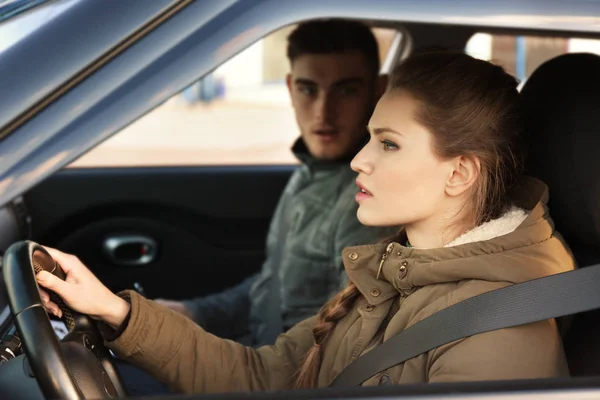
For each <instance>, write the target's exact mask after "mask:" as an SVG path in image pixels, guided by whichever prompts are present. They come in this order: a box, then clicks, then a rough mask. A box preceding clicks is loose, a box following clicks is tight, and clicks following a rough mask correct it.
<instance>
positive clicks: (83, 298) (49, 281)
mask: <svg viewBox="0 0 600 400" xmlns="http://www.w3.org/2000/svg"><path fill="white" fill-rule="evenodd" d="M45 249H46V250H47V251H48V253H50V255H51V256H52V258H54V260H55V261H56V262H57V263H58V264H59V265H60V267H61V268H62V269H63V271H64V272H65V274H66V279H65V280H64V281H63V280H61V279H60V278H57V277H56V276H54V275H52V274H51V273H49V272H46V271H41V272H39V273H38V274H37V276H36V279H37V282H38V284H39V285H40V286H42V287H44V288H46V289H49V290H52V291H53V292H54V293H56V294H57V295H58V296H60V297H61V298H62V299H63V301H64V302H65V304H66V305H67V306H68V307H69V308H71V309H72V310H74V311H78V312H80V313H82V314H87V315H89V316H90V317H92V318H94V319H97V320H102V321H104V322H106V323H107V324H108V325H110V326H111V327H113V328H115V329H116V328H118V327H119V326H120V325H121V323H123V321H124V320H125V317H126V316H127V314H128V313H129V309H130V307H131V305H130V304H129V303H128V302H127V301H125V300H123V299H122V298H120V297H119V296H117V295H115V294H114V293H112V292H111V291H110V290H108V288H107V287H106V286H104V285H103V284H102V282H100V281H99V280H98V278H96V277H95V276H94V274H92V272H91V271H90V270H89V269H87V267H86V266H85V265H83V263H82V262H81V261H79V259H78V258H77V257H75V256H74V255H71V254H66V253H63V252H61V251H59V250H56V249H52V248H49V247H45ZM40 295H41V297H42V301H43V302H44V307H45V308H46V310H47V311H48V312H50V313H52V314H54V315H56V316H58V317H60V316H61V314H62V313H61V311H60V309H59V308H58V305H56V303H54V302H52V301H51V300H50V296H49V295H48V293H47V292H46V291H45V290H43V289H40Z"/></svg>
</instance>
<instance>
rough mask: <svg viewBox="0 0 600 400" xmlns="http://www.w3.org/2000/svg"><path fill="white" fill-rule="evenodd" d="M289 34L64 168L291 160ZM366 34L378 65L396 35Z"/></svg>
mask: <svg viewBox="0 0 600 400" xmlns="http://www.w3.org/2000/svg"><path fill="white" fill-rule="evenodd" d="M293 29H294V27H293V26H290V27H286V28H283V29H280V30H278V31H276V32H274V33H272V34H270V35H269V36H267V37H265V38H263V39H262V40H260V41H258V42H256V43H255V44H253V45H252V46H250V47H249V48H247V49H246V50H244V51H243V52H241V53H239V54H238V55H237V56H235V57H234V58H232V59H230V60H229V61H228V62H226V63H225V64H223V65H222V66H220V67H219V68H217V69H216V70H214V71H213V72H212V73H210V74H209V75H207V76H205V77H204V78H202V79H200V80H199V81H198V82H195V83H194V84H192V85H190V86H189V87H187V88H186V89H185V90H183V91H182V92H181V93H179V94H177V95H175V96H173V97H172V98H170V99H169V100H168V101H166V102H165V103H163V104H162V105H161V106H159V107H157V108H155V109H154V110H152V111H150V112H149V113H147V114H146V115H145V116H143V117H142V118H140V119H138V120H137V121H135V122H134V123H132V124H130V125H129V126H128V127H126V128H125V129H123V130H122V131H120V132H117V133H116V134H115V135H113V136H112V137H111V138H110V139H108V140H106V141H105V142H103V143H102V144H100V145H99V146H97V147H95V148H94V149H92V150H91V151H89V152H88V153H86V154H84V155H83V156H82V157H80V158H79V159H77V160H76V161H75V162H73V163H72V164H71V165H70V166H69V167H71V168H84V167H85V168H97V167H145V166H189V165H243V164H245V165H270V164H280V165H285V164H295V163H297V160H296V159H295V158H294V156H293V155H292V153H291V151H290V147H291V145H292V143H293V142H294V140H295V139H296V138H297V137H298V135H299V132H298V127H297V125H296V121H295V117H294V112H293V110H292V107H291V105H290V100H289V96H288V92H287V87H286V85H285V76H286V74H287V72H288V71H289V62H288V60H287V58H286V51H285V49H286V38H287V35H288V34H289V33H290V32H291V31H292V30H293ZM373 31H374V34H375V36H376V38H377V40H378V42H379V45H380V58H381V61H382V63H384V61H385V60H386V58H388V55H389V54H390V49H392V48H393V46H392V43H395V41H394V38H395V36H396V35H397V34H398V32H397V31H396V30H394V29H383V28H374V29H373ZM396 43H397V42H396ZM388 64H389V63H388Z"/></svg>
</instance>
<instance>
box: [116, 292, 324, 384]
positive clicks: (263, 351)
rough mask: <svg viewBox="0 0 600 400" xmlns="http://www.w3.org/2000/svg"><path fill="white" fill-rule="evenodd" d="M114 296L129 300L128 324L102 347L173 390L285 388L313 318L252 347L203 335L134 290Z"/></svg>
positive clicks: (305, 348)
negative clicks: (266, 342) (257, 347)
mask: <svg viewBox="0 0 600 400" xmlns="http://www.w3.org/2000/svg"><path fill="white" fill-rule="evenodd" d="M120 295H122V296H123V297H129V299H130V301H131V313H130V320H129V322H128V324H127V327H126V328H125V330H124V331H123V332H122V334H121V335H120V336H119V337H118V338H116V339H115V340H113V341H110V342H107V346H108V347H109V348H111V349H112V350H113V351H114V352H115V353H116V354H117V355H119V357H121V358H122V359H124V360H125V361H127V362H130V363H132V364H134V365H136V366H138V367H140V368H142V369H144V370H146V371H147V372H149V373H150V374H152V375H153V376H154V377H155V378H157V379H158V380H160V381H162V382H164V383H166V384H168V385H169V386H170V387H171V389H173V390H176V391H180V392H185V393H193V392H203V393H215V392H236V391H259V390H285V389H290V388H291V387H292V385H293V378H294V374H295V373H296V371H297V370H298V368H299V366H300V363H301V362H302V359H303V357H304V355H305V353H306V352H307V351H308V349H309V348H310V347H311V346H312V345H313V344H314V336H313V333H312V329H313V327H314V325H315V318H309V319H308V320H305V321H303V322H301V323H300V324H298V325H296V326H295V327H294V328H292V329H291V330H289V331H288V332H287V333H285V334H283V335H280V336H279V337H278V338H277V341H276V342H275V344H274V345H272V346H264V347H261V348H259V349H252V348H250V347H245V346H242V345H241V344H239V343H236V342H233V341H231V340H226V339H220V338H218V337H216V336H214V335H212V334H209V333H207V332H206V331H204V330H203V329H202V328H201V327H199V326H198V325H196V324H195V323H194V322H193V321H191V320H190V319H188V318H186V317H185V316H183V315H181V314H179V313H176V312H174V311H171V310H169V309H168V308H166V307H163V306H161V305H159V304H157V303H155V302H153V301H151V300H147V299H144V298H143V297H142V296H140V295H139V294H137V293H135V292H132V291H126V292H123V293H121V294H120Z"/></svg>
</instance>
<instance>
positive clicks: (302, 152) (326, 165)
mask: <svg viewBox="0 0 600 400" xmlns="http://www.w3.org/2000/svg"><path fill="white" fill-rule="evenodd" d="M367 140H368V135H367V136H366V137H365V141H364V143H366V141H367ZM362 144H363V143H362V142H361V145H360V146H359V148H358V149H356V151H353V152H350V154H349V155H348V156H346V157H343V158H340V159H337V160H319V159H317V158H315V157H313V156H312V154H310V152H309V151H308V147H307V146H306V143H305V142H304V139H302V138H301V137H300V138H298V139H297V140H296V141H295V142H294V145H293V146H292V153H294V156H295V157H296V158H297V159H298V160H299V161H300V162H301V163H302V164H304V165H306V166H308V167H309V168H311V169H315V170H317V169H318V170H320V169H331V168H338V167H340V166H349V165H350V161H352V159H353V158H354V156H355V155H356V153H358V150H360V149H361V148H362Z"/></svg>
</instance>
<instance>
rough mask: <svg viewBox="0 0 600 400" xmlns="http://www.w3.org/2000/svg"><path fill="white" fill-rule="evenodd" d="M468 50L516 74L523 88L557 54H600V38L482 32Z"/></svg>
mask: <svg viewBox="0 0 600 400" xmlns="http://www.w3.org/2000/svg"><path fill="white" fill-rule="evenodd" d="M465 51H466V52H467V53H468V54H470V55H472V56H473V57H477V58H480V59H483V60H486V61H493V62H495V63H497V64H499V65H502V66H503V67H504V68H505V69H506V70H507V71H508V72H509V73H511V74H513V75H514V76H515V77H517V79H518V80H519V81H520V85H519V89H520V88H521V87H522V86H523V84H524V83H525V81H526V80H527V78H528V77H529V76H530V75H531V73H532V72H533V71H534V70H535V69H536V68H537V67H539V66H540V65H541V64H543V63H544V62H546V61H548V60H550V59H552V58H554V57H556V56H559V55H561V54H565V53H580V52H585V53H594V54H600V40H599V39H584V38H576V37H573V38H569V37H548V36H515V35H497V34H489V33H484V32H480V33H476V34H475V35H473V36H472V37H471V38H470V39H469V41H468V42H467V47H466V49H465Z"/></svg>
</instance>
